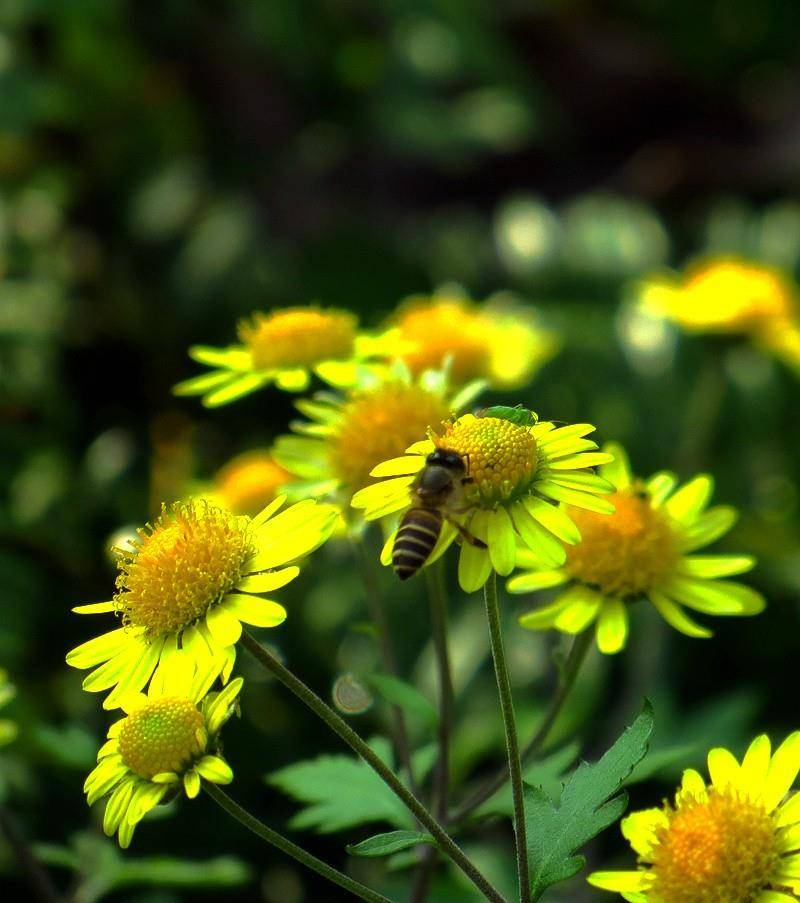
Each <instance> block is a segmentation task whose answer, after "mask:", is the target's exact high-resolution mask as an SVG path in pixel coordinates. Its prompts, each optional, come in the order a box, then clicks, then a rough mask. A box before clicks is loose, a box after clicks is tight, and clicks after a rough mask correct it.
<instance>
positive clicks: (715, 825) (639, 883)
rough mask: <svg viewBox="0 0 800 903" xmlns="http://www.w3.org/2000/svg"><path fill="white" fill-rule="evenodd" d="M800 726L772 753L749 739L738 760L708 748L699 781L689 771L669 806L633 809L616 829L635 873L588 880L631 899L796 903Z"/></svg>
mask: <svg viewBox="0 0 800 903" xmlns="http://www.w3.org/2000/svg"><path fill="white" fill-rule="evenodd" d="M799 770H800V731H796V732H795V733H793V734H791V735H790V736H789V737H787V738H786V740H784V742H783V743H782V744H781V745H780V746H779V747H778V748H777V749H776V750H775V751H774V753H772V752H771V746H770V741H769V738H768V737H767V736H766V735H762V736H760V737H756V739H755V740H753V742H752V743H751V744H750V746H749V748H748V750H747V752H746V753H745V756H744V759H743V760H742V762H741V764H740V763H739V762H738V761H737V760H736V758H735V757H734V756H733V755H732V753H730V752H729V751H728V750H727V749H722V748H717V749H712V750H711V751H710V752H709V754H708V773H709V775H710V778H711V780H710V781H709V782H708V783H706V781H705V780H704V779H703V777H702V776H701V775H700V774H699V772H697V771H695V770H694V769H687V770H686V771H685V772H684V773H683V781H682V783H681V787H680V789H679V790H678V792H677V793H676V794H675V799H674V802H672V803H670V802H665V803H664V805H663V806H662V807H661V808H659V809H645V810H644V811H641V812H633V813H631V814H630V815H628V816H627V817H626V818H624V819H623V820H622V824H621V828H622V834H623V836H624V837H625V839H626V840H627V841H628V842H629V843H630V845H631V847H632V848H633V850H634V852H635V853H636V854H637V857H638V860H639V867H638V868H637V869H636V870H633V871H619V872H617V871H607V872H594V873H593V874H592V875H590V876H589V878H588V880H589V883H590V884H592V885H593V886H594V887H597V888H600V889H601V890H607V891H613V892H616V893H618V894H620V895H621V896H622V897H624V898H625V900H628V901H629V903H695V901H703V903H792V901H796V900H798V899H800V793H793V794H790V793H789V791H790V789H791V787H792V785H793V784H794V782H795V779H796V778H797V773H798V771H799Z"/></svg>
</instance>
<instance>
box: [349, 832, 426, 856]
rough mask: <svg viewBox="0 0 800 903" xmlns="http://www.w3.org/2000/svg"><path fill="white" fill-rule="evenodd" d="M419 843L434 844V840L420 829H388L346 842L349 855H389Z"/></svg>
mask: <svg viewBox="0 0 800 903" xmlns="http://www.w3.org/2000/svg"><path fill="white" fill-rule="evenodd" d="M421 843H429V844H432V845H435V843H436V842H435V841H434V839H433V837H431V835H430V834H423V833H422V832H421V831H389V832H388V834H376V835H375V836H374V837H368V838H367V839H366V840H362V841H361V843H356V844H348V846H347V852H348V853H350V855H351V856H367V857H373V858H374V857H377V856H391V855H392V854H393V853H400V852H402V851H403V850H408V849H410V848H411V847H416V846H419V845H420V844H421Z"/></svg>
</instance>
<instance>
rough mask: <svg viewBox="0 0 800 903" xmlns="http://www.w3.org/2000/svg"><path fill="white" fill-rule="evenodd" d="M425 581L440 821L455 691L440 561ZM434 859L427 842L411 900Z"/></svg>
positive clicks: (421, 894)
mask: <svg viewBox="0 0 800 903" xmlns="http://www.w3.org/2000/svg"><path fill="white" fill-rule="evenodd" d="M425 581H426V584H427V587H428V602H429V605H430V612H431V634H432V636H433V648H434V653H435V656H436V670H437V673H438V677H439V725H438V744H439V756H438V759H437V762H436V777H435V782H434V799H435V801H436V817H437V818H438V819H439V821H442V822H443V821H446V819H447V810H448V807H449V805H450V795H449V788H450V735H451V733H452V729H453V709H454V693H453V676H452V669H451V667H450V651H449V648H448V641H447V594H446V592H445V588H444V579H443V574H442V562H441V561H437V562H436V563H435V564H433V565H431V566H430V567H428V568H425ZM436 859H437V855H436V849H435V848H434V847H431V846H426V847H425V849H424V850H423V852H422V858H421V861H420V866H419V869H418V870H417V880H416V881H415V883H414V889H413V891H412V894H411V903H422V901H423V900H425V899H426V898H427V896H428V889H429V887H430V882H431V877H432V875H433V870H434V868H435V866H436Z"/></svg>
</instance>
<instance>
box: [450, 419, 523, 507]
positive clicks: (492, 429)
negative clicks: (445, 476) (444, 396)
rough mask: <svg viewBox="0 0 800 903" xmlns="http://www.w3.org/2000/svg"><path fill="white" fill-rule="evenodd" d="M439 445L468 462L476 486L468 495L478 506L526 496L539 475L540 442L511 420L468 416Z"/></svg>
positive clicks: (470, 487)
mask: <svg viewBox="0 0 800 903" xmlns="http://www.w3.org/2000/svg"><path fill="white" fill-rule="evenodd" d="M435 441H436V444H437V445H438V447H439V448H444V449H447V450H448V451H454V452H457V453H458V454H459V455H461V457H462V458H464V460H465V461H466V463H467V474H468V476H469V477H470V478H471V480H472V482H470V483H468V484H467V485H466V487H465V492H466V495H467V498H468V499H469V501H471V502H472V503H474V504H482V505H485V506H492V505H496V504H497V503H498V502H505V501H508V500H509V499H511V498H512V497H516V496H519V495H522V494H523V493H524V492H525V490H526V489H527V488H528V486H529V485H530V483H531V481H532V480H533V478H534V476H535V474H536V464H537V462H538V460H539V452H538V448H537V445H536V440H535V439H534V438H533V435H532V434H531V431H530V430H529V429H526V428H525V427H522V426H518V425H517V424H515V423H511V421H509V420H502V419H500V418H499V417H473V416H472V415H469V414H468V415H466V416H465V417H461V418H459V419H458V420H456V421H455V423H449V424H448V425H447V426H446V428H445V431H444V434H443V435H442V436H440V437H437V438H436V440H435Z"/></svg>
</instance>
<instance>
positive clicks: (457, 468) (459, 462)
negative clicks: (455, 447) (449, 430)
mask: <svg viewBox="0 0 800 903" xmlns="http://www.w3.org/2000/svg"><path fill="white" fill-rule="evenodd" d="M425 464H426V466H427V467H445V468H447V469H448V470H452V471H454V472H455V473H459V474H463V473H465V472H466V469H467V468H466V466H465V464H464V459H463V458H462V457H461V455H459V453H458V452H454V451H449V450H448V449H446V448H437V449H436V451H433V452H431V453H430V454H429V455H428V457H427V458H426V459H425Z"/></svg>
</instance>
